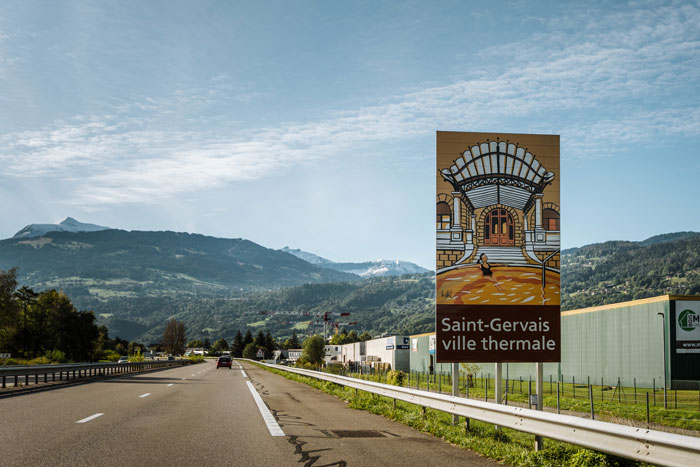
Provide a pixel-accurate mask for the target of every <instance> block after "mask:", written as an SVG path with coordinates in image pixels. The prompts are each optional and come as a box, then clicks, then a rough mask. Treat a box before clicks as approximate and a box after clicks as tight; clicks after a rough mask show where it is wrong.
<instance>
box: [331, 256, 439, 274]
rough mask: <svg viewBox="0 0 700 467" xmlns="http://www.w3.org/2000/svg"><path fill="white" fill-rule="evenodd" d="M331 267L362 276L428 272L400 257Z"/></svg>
mask: <svg viewBox="0 0 700 467" xmlns="http://www.w3.org/2000/svg"><path fill="white" fill-rule="evenodd" d="M336 266H337V267H336ZM326 267H329V266H326ZM331 267H333V269H337V270H338V271H343V272H349V273H352V274H357V275H358V276H361V277H377V276H402V275H404V274H420V273H424V272H428V269H425V268H422V267H420V266H418V265H417V264H414V263H409V262H408V261H400V260H398V259H391V260H382V259H380V260H377V261H366V262H364V263H335V264H334V265H332V266H331Z"/></svg>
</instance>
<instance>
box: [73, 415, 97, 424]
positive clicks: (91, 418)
mask: <svg viewBox="0 0 700 467" xmlns="http://www.w3.org/2000/svg"><path fill="white" fill-rule="evenodd" d="M103 415H104V414H103V413H96V414H95V415H90V416H89V417H86V418H83V419H82V420H78V421H77V422H75V423H87V422H89V421H90V420H94V419H96V418H97V417H101V416H103Z"/></svg>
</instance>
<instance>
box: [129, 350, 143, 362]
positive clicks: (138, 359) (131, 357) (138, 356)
mask: <svg viewBox="0 0 700 467" xmlns="http://www.w3.org/2000/svg"><path fill="white" fill-rule="evenodd" d="M143 360H144V358H143V354H142V353H141V349H139V351H138V352H136V353H135V354H134V355H129V361H130V362H142V361H143Z"/></svg>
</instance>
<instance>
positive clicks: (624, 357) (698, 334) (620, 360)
mask: <svg viewBox="0 0 700 467" xmlns="http://www.w3.org/2000/svg"><path fill="white" fill-rule="evenodd" d="M434 336H435V333H428V334H419V335H414V336H411V356H410V360H411V365H410V367H411V370H412V371H419V372H430V371H431V370H432V371H433V372H443V373H449V372H450V370H451V365H450V364H437V363H435V362H434V355H433V354H432V353H431V352H432V350H431V347H432V348H434V344H432V345H431V341H432V342H434V339H435V337H434ZM561 349H562V350H561V359H562V361H561V363H546V364H545V365H544V379H545V381H549V379H550V378H551V379H552V380H554V381H557V380H562V381H565V382H572V381H573V380H574V379H575V381H576V382H580V383H583V384H586V383H588V382H589V381H590V383H592V384H600V383H601V381H602V382H603V384H606V385H608V384H609V385H616V384H617V382H618V378H619V380H620V383H621V384H622V385H623V386H632V385H633V384H636V385H637V386H639V387H652V386H656V387H657V388H658V387H663V386H664V384H666V386H667V387H668V388H669V389H698V388H699V387H700V297H698V296H677V295H662V296H659V297H653V298H647V299H643V300H634V301H630V302H623V303H615V304H610V305H603V306H597V307H591V308H583V309H579V310H570V311H565V312H562V314H561ZM664 359H665V363H666V364H665V366H664ZM479 365H480V367H481V371H482V372H483V373H484V374H485V375H486V374H488V373H490V374H491V375H492V376H493V375H495V373H496V371H495V365H494V364H493V363H481V364H479ZM664 368H665V372H666V375H665V377H664ZM503 376H504V378H506V377H508V378H509V379H515V378H523V379H525V380H527V379H529V378H530V377H532V378H533V379H534V376H535V365H534V363H504V364H503Z"/></svg>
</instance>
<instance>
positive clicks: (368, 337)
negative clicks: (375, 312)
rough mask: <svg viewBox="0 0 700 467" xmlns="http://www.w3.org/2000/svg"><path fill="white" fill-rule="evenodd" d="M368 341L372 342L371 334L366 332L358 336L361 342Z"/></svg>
mask: <svg viewBox="0 0 700 467" xmlns="http://www.w3.org/2000/svg"><path fill="white" fill-rule="evenodd" d="M369 340H372V334H370V333H368V332H367V331H365V332H363V333H362V334H360V341H361V342H365V341H369Z"/></svg>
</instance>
